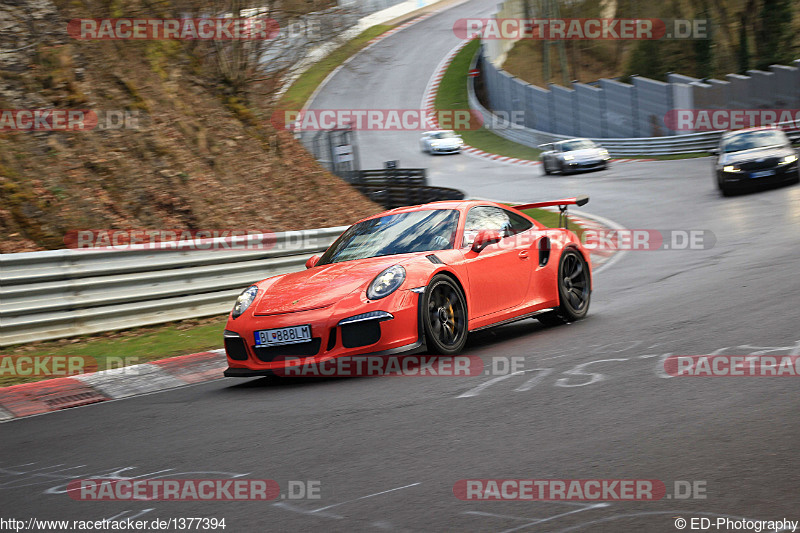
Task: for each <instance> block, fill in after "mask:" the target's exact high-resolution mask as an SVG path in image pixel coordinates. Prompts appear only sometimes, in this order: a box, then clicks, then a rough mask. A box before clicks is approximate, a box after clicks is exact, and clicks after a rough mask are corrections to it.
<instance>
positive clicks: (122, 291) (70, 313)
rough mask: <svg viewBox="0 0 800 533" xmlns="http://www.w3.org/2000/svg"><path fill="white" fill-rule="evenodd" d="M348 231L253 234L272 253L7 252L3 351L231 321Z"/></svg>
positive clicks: (1, 284)
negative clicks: (191, 321) (246, 292)
mask: <svg viewBox="0 0 800 533" xmlns="http://www.w3.org/2000/svg"><path fill="white" fill-rule="evenodd" d="M345 229H346V226H341V227H334V228H323V229H317V230H305V231H293V232H284V233H278V234H275V235H253V236H249V241H248V242H253V243H259V242H261V243H264V242H266V243H269V244H268V245H261V246H262V247H263V249H234V250H230V249H202V247H203V246H206V247H209V248H211V247H212V246H214V245H216V246H217V247H219V246H220V242H221V241H222V239H208V240H205V241H181V242H179V243H176V249H169V248H167V249H153V248H152V247H150V248H149V249H148V248H146V247H145V246H143V245H132V246H131V247H130V248H129V249H116V250H90V249H86V250H52V251H45V252H26V253H17V254H3V255H0V346H9V345H13V344H19V343H24V342H32V341H40V340H50V339H59V338H63V337H69V336H74V335H85V334H92V333H98V332H101V331H110V330H115V329H124V328H130V327H139V326H146V325H151V324H159V323H163V322H170V321H173V320H183V319H187V318H199V317H204V316H212V315H219V314H224V313H226V312H227V311H229V310H230V309H231V307H232V306H233V302H234V300H235V299H236V296H237V295H238V294H239V292H241V291H242V289H244V288H246V287H247V286H248V285H250V284H251V283H253V282H255V281H258V280H261V279H263V278H266V277H269V276H273V275H276V274H283V273H287V272H293V271H297V270H301V269H302V268H303V266H304V264H305V261H306V259H308V257H309V256H310V255H311V254H313V253H317V252H321V251H323V250H325V249H326V248H327V247H328V246H329V245H330V244H331V243H332V242H333V241H334V240H335V239H336V237H338V236H339V234H340V233H342V232H343V231H344V230H345ZM235 242H237V243H238V247H239V248H245V244H244V242H242V241H241V240H240V241H235ZM199 243H203V244H199ZM181 248H182V249H181ZM187 248H188V249H187ZM197 248H200V249H197Z"/></svg>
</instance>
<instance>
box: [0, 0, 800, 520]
mask: <svg viewBox="0 0 800 533" xmlns="http://www.w3.org/2000/svg"><path fill="white" fill-rule="evenodd" d="M492 8H493V4H492V3H491V2H470V3H467V4H463V5H461V6H459V7H456V8H454V9H452V10H450V11H447V12H445V13H443V14H440V15H437V16H434V17H432V18H430V19H428V20H425V21H423V22H421V23H419V24H418V25H415V26H413V27H412V28H411V29H408V30H405V31H403V32H400V33H398V34H396V35H394V36H392V37H390V38H389V39H387V40H386V41H384V42H382V43H380V44H379V45H378V46H376V47H373V49H371V50H370V51H369V52H368V53H366V54H363V55H362V56H359V57H358V58H356V59H355V60H354V61H352V62H351V63H350V64H349V67H348V68H345V69H342V71H340V73H339V75H337V76H336V77H335V78H334V79H333V81H332V82H331V83H330V84H329V85H328V86H327V87H326V89H325V91H323V93H322V95H321V96H320V98H319V99H318V100H317V101H316V102H315V107H319V108H348V107H356V108H399V109H403V108H415V107H418V106H419V101H420V99H421V97H422V92H423V91H424V88H425V85H426V84H427V81H428V79H429V77H430V75H431V74H432V73H433V71H434V69H435V67H436V65H437V64H438V62H439V61H440V60H441V57H443V56H444V55H445V54H446V53H447V51H448V50H449V49H450V48H452V47H453V46H455V45H456V44H457V40H456V38H455V37H454V36H453V34H452V31H450V28H451V26H452V21H453V20H455V19H457V18H460V17H463V16H466V15H467V14H469V15H475V16H484V15H486V14H488V13H489V12H490V11H491V9H492ZM423 37H424V38H423ZM436 43H440V44H441V48H438V47H437V46H434V44H436ZM434 50H436V52H435V53H434ZM417 139H418V134H417V133H415V132H403V133H378V132H375V133H360V134H359V140H360V142H361V150H362V166H364V167H365V168H375V167H378V166H380V163H381V161H384V160H387V159H399V160H400V161H401V165H402V166H407V167H416V166H425V167H428V168H429V169H430V178H431V181H432V183H433V184H434V185H442V186H452V187H457V188H460V189H462V190H465V191H466V192H467V193H468V194H469V195H471V196H478V197H487V198H494V199H500V200H514V201H520V202H529V201H536V200H545V199H553V198H559V197H564V196H572V195H574V194H577V193H586V194H589V195H590V196H591V201H590V203H589V204H588V206H586V208H585V209H586V210H587V211H588V212H591V213H594V214H597V215H601V216H604V217H607V218H609V219H612V220H614V221H615V222H618V223H619V224H621V225H623V226H625V227H627V228H641V229H658V230H675V229H684V230H689V229H695V230H708V231H711V232H713V234H714V235H715V237H716V243H715V244H714V246H713V247H712V248H710V249H706V250H663V251H636V252H633V251H632V252H628V253H626V254H625V255H624V256H622V257H621V258H620V259H619V260H618V261H616V262H615V263H614V264H612V265H610V266H609V267H608V268H604V269H603V270H602V271H601V272H599V273H598V274H597V276H596V278H595V283H594V289H595V290H594V293H593V299H592V304H591V309H590V312H589V316H588V318H587V319H586V320H584V321H581V322H577V323H574V324H569V325H565V326H561V327H554V328H544V327H542V326H541V325H540V324H538V322H536V321H534V320H526V321H523V322H519V323H515V324H512V325H508V326H504V327H501V328H498V329H495V330H492V331H486V332H481V333H479V334H476V335H474V336H472V337H471V338H470V341H469V342H468V344H467V347H466V348H465V351H464V353H465V354H468V355H476V356H479V357H481V358H482V359H483V360H484V362H485V364H486V365H487V367H489V368H490V367H491V365H492V364H493V358H506V359H509V358H511V357H523V358H524V369H525V372H523V373H520V374H515V375H510V376H507V377H502V378H500V377H499V376H489V375H487V376H480V377H427V378H411V377H406V378H400V377H395V378H357V379H356V378H354V379H330V380H303V381H298V382H289V383H274V382H272V381H270V380H268V379H248V380H235V379H224V380H220V381H216V382H211V383H206V384H200V385H196V386H189V387H185V388H182V389H177V390H171V391H167V392H163V393H158V394H152V395H148V396H141V397H137V398H132V399H127V400H121V401H113V402H106V403H103V404H97V405H93V406H88V407H84V408H80V409H74V410H68V411H63V412H57V413H53V414H48V415H44V416H38V417H33V418H27V419H21V420H16V421H13V422H9V423H5V424H0V444H1V445H2V450H3V454H2V458H0V495H1V496H0V497H1V498H2V502H3V507H4V509H5V510H7V511H13V512H11V513H4V514H9V515H10V516H16V518H20V519H23V518H27V517H30V516H36V517H39V518H53V519H65V518H67V519H102V518H111V517H117V518H129V517H133V516H138V517H140V518H141V519H153V518H172V517H191V516H195V517H198V516H199V517H217V518H222V517H224V518H226V520H227V524H228V526H227V529H226V531H255V530H263V529H268V530H281V531H291V530H312V529H314V530H316V529H325V530H328V531H353V530H373V531H378V530H387V531H427V530H439V531H573V530H577V531H676V529H675V527H674V524H673V523H674V517H677V516H682V517H684V518H687V519H689V518H691V517H700V516H706V517H710V518H712V519H714V518H716V517H717V516H731V517H746V518H751V519H765V520H771V519H776V520H777V519H782V518H789V519H793V520H798V519H800V477H798V475H797V469H798V466H800V459H798V455H797V445H798V442H800V429H798V425H797V423H796V420H797V413H798V412H800V399H798V381H797V378H794V379H792V378H752V377H751V378H746V377H738V378H737V377H729V378H682V377H678V378H673V377H669V376H667V375H665V374H664V372H663V368H664V367H663V359H664V358H665V357H666V356H668V355H669V354H679V355H702V354H715V353H719V354H730V355H748V354H753V353H758V352H760V351H765V350H767V351H769V353H771V354H800V328H798V325H800V309H798V307H797V301H798V298H797V295H798V289H800V282H798V264H800V237H799V236H798V229H797V228H798V226H800V187H798V186H790V187H784V188H779V189H774V190H770V191H764V192H758V193H754V194H747V195H741V196H737V197H733V198H722V197H721V196H720V195H719V194H718V193H717V191H716V189H715V188H714V184H713V180H712V176H711V174H712V168H711V162H710V161H709V160H708V159H706V158H704V159H692V160H684V161H661V162H636V163H621V164H617V165H613V166H612V167H611V168H610V169H609V170H607V171H601V172H594V173H587V174H579V175H574V176H567V177H561V176H547V177H545V176H542V175H541V170H540V169H539V168H533V169H530V168H520V167H514V166H510V165H502V164H496V163H491V162H487V161H483V160H479V159H475V158H471V157H469V156H466V155H458V156H445V157H431V156H427V155H425V154H422V153H419V151H418V146H417ZM367 154H369V156H367ZM577 211H579V210H577ZM496 360H497V359H495V361H496ZM487 369H488V368H487ZM122 469H127V470H122ZM114 472H116V474H112V473H114ZM102 475H112V476H113V475H120V476H131V477H135V476H143V477H159V476H160V477H162V478H170V479H173V478H186V477H198V478H203V477H207V478H213V477H233V476H244V477H248V478H257V479H274V480H276V481H278V483H279V484H280V485H281V488H282V489H283V490H284V492H286V490H285V489H286V487H287V483H288V481H289V480H317V481H319V482H320V487H321V496H322V497H321V499H319V500H308V499H303V500H297V501H290V500H288V499H286V500H278V501H277V502H268V503H262V502H224V501H216V502H203V503H192V502H150V503H141V502H135V503H131V502H80V501H73V500H72V499H70V498H69V497H67V496H66V495H65V493H64V490H65V484H66V483H67V482H68V481H69V480H71V479H76V478H89V477H99V476H102ZM481 478H516V479H519V478H526V479H528V478H535V479H602V478H609V479H659V480H662V481H664V482H665V484H666V486H667V491H668V492H670V493H671V492H673V483H674V481H676V480H683V481H701V482H705V490H706V498H705V499H689V500H677V499H675V498H673V499H663V500H661V501H657V502H607V503H587V502H569V503H565V502H479V501H461V500H459V499H458V498H456V497H455V496H454V494H453V485H454V484H455V483H456V482H457V481H458V480H461V479H481Z"/></svg>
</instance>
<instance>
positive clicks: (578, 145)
mask: <svg viewBox="0 0 800 533" xmlns="http://www.w3.org/2000/svg"><path fill="white" fill-rule="evenodd" d="M561 147H562V149H563V150H564V151H565V152H572V151H573V150H587V149H589V148H597V145H596V144H594V143H593V142H592V141H588V140H586V139H578V140H576V141H567V142H565V143H562V144H561Z"/></svg>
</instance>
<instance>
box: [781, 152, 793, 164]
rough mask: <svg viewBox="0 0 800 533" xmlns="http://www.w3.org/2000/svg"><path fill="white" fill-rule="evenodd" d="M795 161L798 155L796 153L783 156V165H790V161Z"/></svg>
mask: <svg viewBox="0 0 800 533" xmlns="http://www.w3.org/2000/svg"><path fill="white" fill-rule="evenodd" d="M795 161H797V156H796V155H795V154H792V155H787V156H786V157H784V158H783V161H781V165H788V164H789V163H794V162H795Z"/></svg>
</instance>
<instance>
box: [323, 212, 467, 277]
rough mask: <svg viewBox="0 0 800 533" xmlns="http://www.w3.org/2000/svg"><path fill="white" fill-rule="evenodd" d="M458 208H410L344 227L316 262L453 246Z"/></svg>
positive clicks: (324, 263) (425, 250)
mask: <svg viewBox="0 0 800 533" xmlns="http://www.w3.org/2000/svg"><path fill="white" fill-rule="evenodd" d="M457 228H458V211H456V210H453V209H436V210H433V209H431V210H423V211H411V212H407V213H398V214H396V215H387V216H384V217H380V218H371V219H369V220H365V221H363V222H359V223H358V224H355V225H353V226H351V227H350V228H348V229H347V231H345V232H344V233H343V234H342V235H341V236H340V237H339V238H338V239H336V242H335V243H333V244H332V245H331V247H330V248H328V249H327V250H326V251H325V253H324V254H322V257H321V258H320V260H319V262H318V263H317V264H318V265H326V264H330V263H341V262H342V261H353V260H355V259H366V258H369V257H381V256H385V255H396V254H408V253H413V252H428V251H433V250H448V249H450V248H453V245H454V242H455V236H456V229H457Z"/></svg>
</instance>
